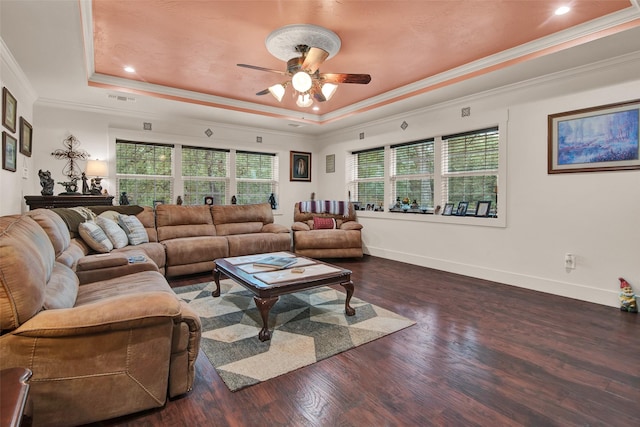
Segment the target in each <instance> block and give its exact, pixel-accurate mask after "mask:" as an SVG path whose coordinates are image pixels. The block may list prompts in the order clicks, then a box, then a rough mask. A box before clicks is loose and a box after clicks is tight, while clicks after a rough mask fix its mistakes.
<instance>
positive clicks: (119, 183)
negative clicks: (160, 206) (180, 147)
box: [116, 140, 173, 206]
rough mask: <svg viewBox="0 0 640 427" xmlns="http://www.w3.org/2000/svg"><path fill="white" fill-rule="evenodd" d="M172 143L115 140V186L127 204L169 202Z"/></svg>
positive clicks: (171, 179)
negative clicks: (126, 198) (127, 201)
mask: <svg viewBox="0 0 640 427" xmlns="http://www.w3.org/2000/svg"><path fill="white" fill-rule="evenodd" d="M172 155H173V145H165V144H150V143H142V142H131V141H122V140H117V141H116V174H117V178H116V187H117V189H118V190H117V191H118V193H120V194H121V193H123V192H126V193H127V197H128V199H129V203H131V204H136V205H141V206H153V204H154V201H162V202H164V203H171V200H172V192H171V188H172V186H173V174H172V165H173V162H172Z"/></svg>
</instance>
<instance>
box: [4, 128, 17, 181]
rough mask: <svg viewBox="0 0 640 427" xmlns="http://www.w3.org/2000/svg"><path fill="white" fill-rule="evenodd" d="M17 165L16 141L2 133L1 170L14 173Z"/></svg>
mask: <svg viewBox="0 0 640 427" xmlns="http://www.w3.org/2000/svg"><path fill="white" fill-rule="evenodd" d="M17 164H18V140H17V139H15V138H14V137H12V136H11V135H9V134H8V133H7V132H5V131H2V169H4V170H8V171H10V172H15V171H16V166H17Z"/></svg>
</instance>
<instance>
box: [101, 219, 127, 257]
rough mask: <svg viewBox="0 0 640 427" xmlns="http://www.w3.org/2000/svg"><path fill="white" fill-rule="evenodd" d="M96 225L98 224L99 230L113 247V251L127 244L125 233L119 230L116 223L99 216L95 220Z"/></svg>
mask: <svg viewBox="0 0 640 427" xmlns="http://www.w3.org/2000/svg"><path fill="white" fill-rule="evenodd" d="M96 224H98V225H99V226H100V228H102V231H104V234H106V235H107V237H108V238H109V240H111V243H112V244H113V247H114V248H115V249H120V248H124V247H125V246H127V245H128V244H129V238H128V237H127V233H125V232H124V230H123V229H122V228H120V226H119V225H118V223H116V222H114V221H112V220H110V219H107V218H104V217H101V216H99V217H98V219H96Z"/></svg>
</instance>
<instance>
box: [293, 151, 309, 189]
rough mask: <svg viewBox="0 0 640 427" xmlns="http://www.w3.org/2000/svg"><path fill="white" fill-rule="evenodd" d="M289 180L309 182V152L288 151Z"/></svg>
mask: <svg viewBox="0 0 640 427" xmlns="http://www.w3.org/2000/svg"><path fill="white" fill-rule="evenodd" d="M289 154H290V159H289V160H290V163H289V181H306V182H311V153H305V152H303V151H290V152H289Z"/></svg>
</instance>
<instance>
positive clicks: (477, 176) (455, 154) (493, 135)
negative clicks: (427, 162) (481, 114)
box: [442, 127, 499, 210]
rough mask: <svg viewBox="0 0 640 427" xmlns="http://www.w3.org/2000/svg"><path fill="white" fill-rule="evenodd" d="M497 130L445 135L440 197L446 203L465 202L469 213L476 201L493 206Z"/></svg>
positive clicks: (494, 203) (495, 180) (496, 173)
mask: <svg viewBox="0 0 640 427" xmlns="http://www.w3.org/2000/svg"><path fill="white" fill-rule="evenodd" d="M498 136H499V133H498V128H497V127H496V128H489V129H483V130H478V131H473V132H466V133H460V134H455V135H447V136H443V137H442V144H443V165H444V167H443V173H442V177H443V179H442V185H443V196H444V199H445V200H446V201H447V202H450V203H454V205H455V206H457V204H458V203H459V202H463V201H464V202H469V210H475V209H476V202H478V201H491V202H492V210H493V208H495V206H496V203H497V186H498V154H499V147H498Z"/></svg>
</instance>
